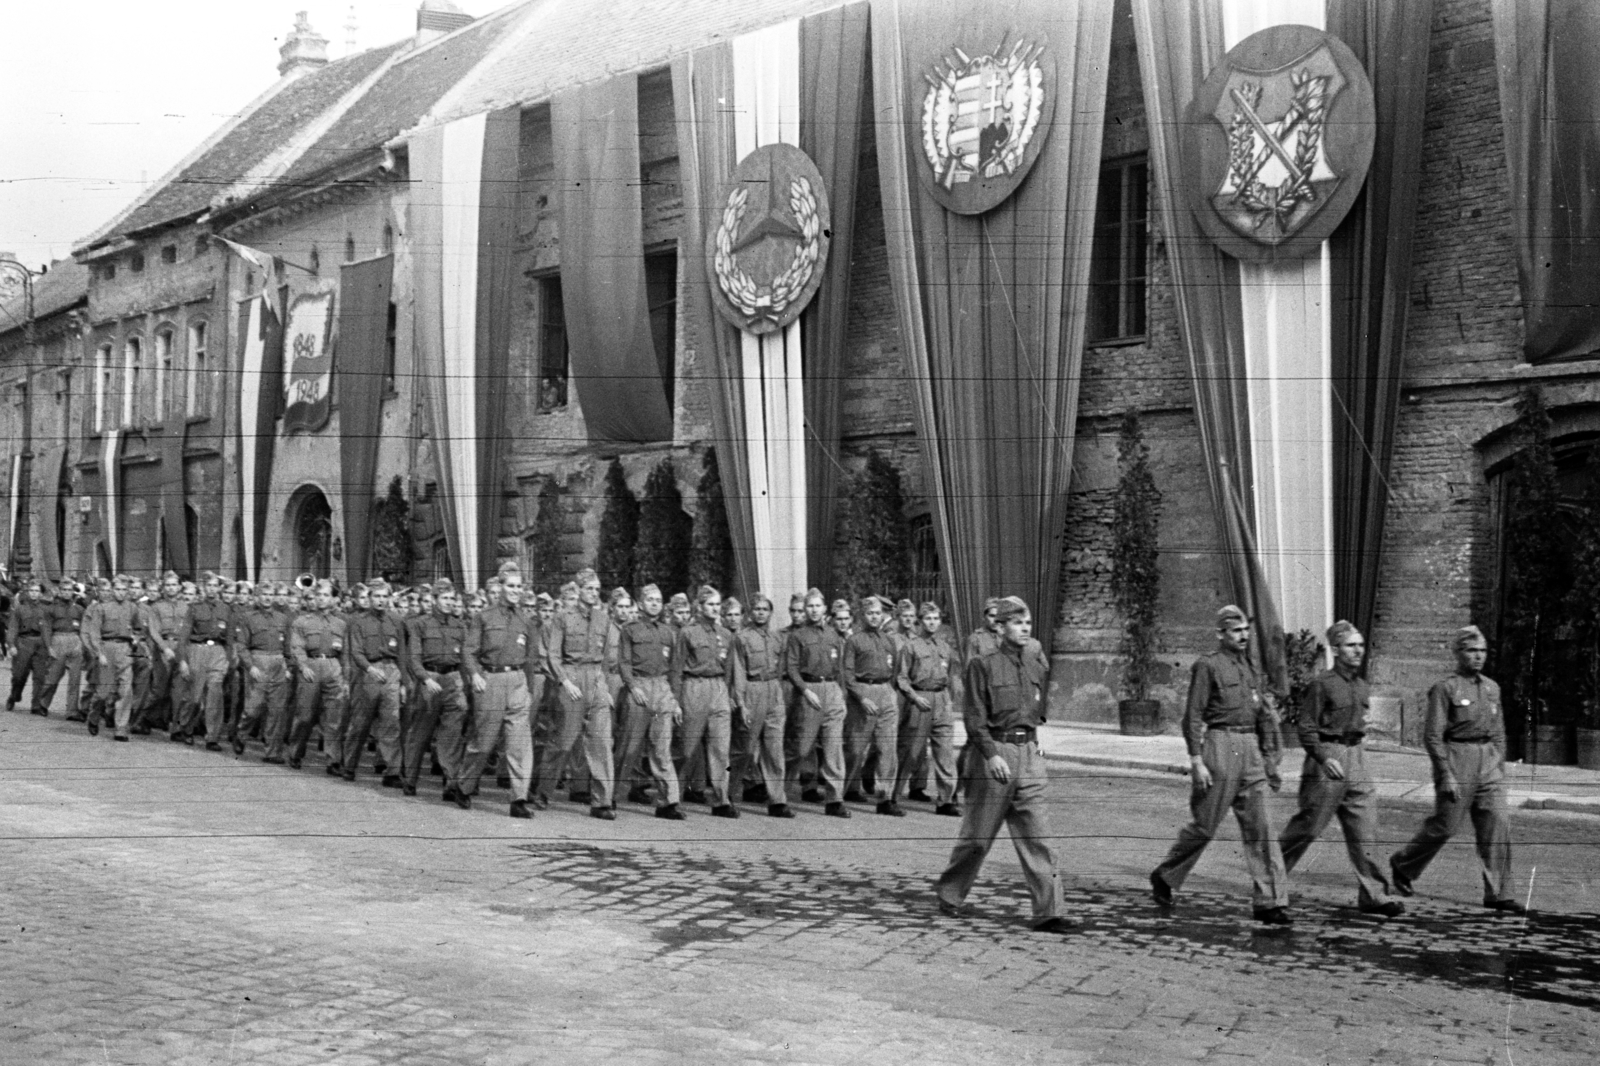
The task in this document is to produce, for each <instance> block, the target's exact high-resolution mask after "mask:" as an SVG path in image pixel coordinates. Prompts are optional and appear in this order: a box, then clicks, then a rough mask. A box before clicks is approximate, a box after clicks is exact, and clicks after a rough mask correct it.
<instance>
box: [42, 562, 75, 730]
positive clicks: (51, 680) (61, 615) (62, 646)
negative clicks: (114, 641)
mask: <svg viewBox="0 0 1600 1066" xmlns="http://www.w3.org/2000/svg"><path fill="white" fill-rule="evenodd" d="M77 594H78V587H77V584H76V583H75V582H73V581H72V580H71V579H70V578H63V579H62V580H61V583H60V584H58V585H57V586H56V598H55V602H54V603H52V604H50V672H49V673H48V674H47V675H46V676H45V680H44V692H43V693H42V694H41V695H40V697H39V705H40V706H41V707H43V708H44V709H45V710H46V711H48V710H49V709H50V705H51V704H52V703H54V702H55V698H56V689H57V687H58V686H60V684H61V678H62V677H63V676H65V677H66V679H67V721H69V722H82V721H84V720H85V715H84V713H83V709H82V708H81V707H79V706H78V701H79V698H80V695H79V691H78V690H79V687H80V685H81V683H82V677H83V606H82V605H81V604H79V603H78V598H77ZM35 713H37V712H35Z"/></svg>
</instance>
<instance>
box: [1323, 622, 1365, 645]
mask: <svg viewBox="0 0 1600 1066" xmlns="http://www.w3.org/2000/svg"><path fill="white" fill-rule="evenodd" d="M1360 632H1361V631H1360V630H1359V629H1357V628H1356V626H1355V623H1354V622H1350V621H1346V620H1345V619H1343V618H1341V619H1339V620H1338V621H1337V622H1335V623H1333V625H1331V626H1329V627H1328V647H1330V648H1333V647H1337V646H1338V645H1340V644H1342V643H1343V642H1344V641H1345V640H1346V639H1348V638H1349V636H1350V634H1351V633H1356V634H1359V633H1360Z"/></svg>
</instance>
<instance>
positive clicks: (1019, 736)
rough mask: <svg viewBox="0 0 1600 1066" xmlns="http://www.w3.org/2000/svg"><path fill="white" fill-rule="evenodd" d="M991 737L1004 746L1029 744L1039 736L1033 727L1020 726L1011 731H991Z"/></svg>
mask: <svg viewBox="0 0 1600 1066" xmlns="http://www.w3.org/2000/svg"><path fill="white" fill-rule="evenodd" d="M989 736H990V737H992V738H993V739H995V740H998V741H999V742H1000V743H1002V744H1029V743H1032V742H1033V740H1034V738H1035V737H1036V736H1038V734H1037V733H1036V732H1035V731H1034V728H1033V726H1031V725H1019V726H1012V727H1011V728H1010V729H991V730H989Z"/></svg>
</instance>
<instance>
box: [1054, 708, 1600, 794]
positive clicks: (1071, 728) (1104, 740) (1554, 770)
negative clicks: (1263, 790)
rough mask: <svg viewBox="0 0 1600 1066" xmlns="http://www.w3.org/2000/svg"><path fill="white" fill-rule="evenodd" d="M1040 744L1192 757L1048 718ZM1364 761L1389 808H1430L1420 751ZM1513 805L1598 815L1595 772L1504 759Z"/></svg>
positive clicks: (1290, 780)
mask: <svg viewBox="0 0 1600 1066" xmlns="http://www.w3.org/2000/svg"><path fill="white" fill-rule="evenodd" d="M1039 747H1040V749H1041V750H1042V751H1043V752H1044V756H1045V758H1047V759H1052V760H1055V761H1058V762H1063V763H1071V764H1073V765H1077V766H1100V767H1106V768H1108V769H1117V770H1138V771H1146V772H1154V773H1163V774H1172V775H1175V776H1185V777H1186V776H1188V773H1189V756H1188V753H1187V751H1186V750H1185V748H1184V744H1183V738H1182V737H1180V736H1171V735H1163V736H1156V737H1127V736H1123V735H1122V734H1121V733H1119V732H1117V731H1116V728H1115V727H1102V726H1091V725H1085V724H1071V725H1067V724H1061V723H1056V722H1049V723H1046V724H1045V726H1044V727H1043V728H1041V729H1040V730H1039ZM1304 761H1305V756H1304V753H1303V752H1302V751H1301V750H1300V749H1299V748H1295V749H1294V750H1292V751H1291V750H1288V749H1285V751H1284V758H1283V767H1282V770H1283V791H1284V793H1285V794H1289V795H1292V794H1293V793H1294V792H1295V790H1297V789H1298V788H1299V787H1300V768H1301V766H1302V765H1303V764H1304ZM1367 765H1368V766H1370V767H1371V768H1372V772H1373V776H1374V777H1375V778H1376V779H1377V785H1378V795H1379V796H1380V797H1382V799H1383V801H1384V803H1385V804H1387V805H1391V806H1397V807H1410V808H1415V809H1417V810H1425V811H1432V810H1433V774H1432V770H1431V768H1430V766H1429V763H1428V756H1427V754H1426V753H1425V752H1421V751H1415V750H1413V749H1410V748H1399V747H1395V746H1393V745H1388V744H1370V745H1369V746H1368V748H1367ZM1506 778H1507V782H1508V784H1509V785H1510V795H1509V797H1508V798H1509V801H1510V804H1511V806H1512V807H1514V808H1522V809H1525V810H1547V811H1566V812H1569V813H1573V814H1587V815H1594V816H1596V817H1600V771H1596V770H1581V769H1579V768H1578V767H1576V766H1529V765H1527V764H1526V763H1508V764H1507V765H1506Z"/></svg>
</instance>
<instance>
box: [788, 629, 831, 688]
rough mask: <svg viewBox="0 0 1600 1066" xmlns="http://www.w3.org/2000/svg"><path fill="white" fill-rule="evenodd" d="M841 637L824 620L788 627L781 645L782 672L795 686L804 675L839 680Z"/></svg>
mask: <svg viewBox="0 0 1600 1066" xmlns="http://www.w3.org/2000/svg"><path fill="white" fill-rule="evenodd" d="M843 650H844V638H843V637H841V636H840V635H839V633H838V631H837V630H835V629H834V628H833V627H832V626H830V625H828V624H827V623H825V622H824V623H822V624H821V625H812V624H811V623H809V622H808V623H806V624H805V625H803V626H800V627H799V628H797V629H791V630H790V631H789V640H788V643H786V644H785V645H784V647H783V672H784V673H785V674H787V675H788V677H789V681H790V683H791V684H793V685H794V686H795V687H796V688H799V687H801V686H803V685H804V684H805V682H806V678H813V679H814V678H821V679H822V680H824V681H838V680H839V671H840V669H841V667H842V666H843V655H842V654H841V653H842V652H843Z"/></svg>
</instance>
